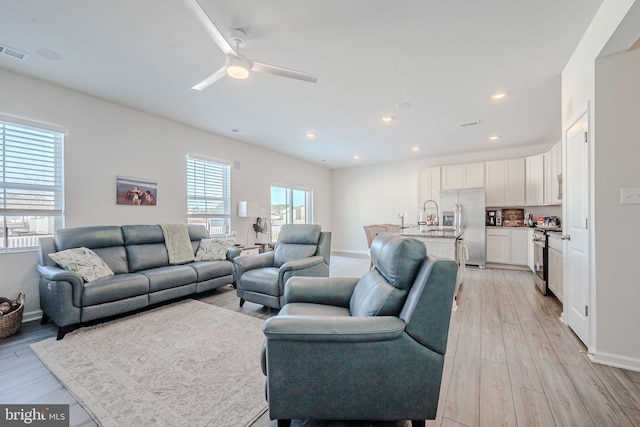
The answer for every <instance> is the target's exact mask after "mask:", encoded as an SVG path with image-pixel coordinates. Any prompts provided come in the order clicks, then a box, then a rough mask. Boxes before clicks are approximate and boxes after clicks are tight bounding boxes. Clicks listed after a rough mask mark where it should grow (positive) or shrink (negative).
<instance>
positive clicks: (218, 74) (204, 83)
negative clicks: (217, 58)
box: [191, 66, 227, 90]
mask: <svg viewBox="0 0 640 427" xmlns="http://www.w3.org/2000/svg"><path fill="white" fill-rule="evenodd" d="M226 75H227V67H226V66H224V67H222V68H220V69H219V70H218V71H216V72H215V73H213V74H211V75H210V76H209V77H207V78H206V79H204V80H203V81H201V82H200V83H198V84H197V85H195V86H194V87H192V88H191V89H195V90H202V89H204V88H206V87H209V86H210V85H212V84H213V83H215V82H217V81H218V80H220V79H221V78H223V77H224V76H226Z"/></svg>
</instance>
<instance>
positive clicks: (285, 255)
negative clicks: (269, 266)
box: [243, 224, 321, 280]
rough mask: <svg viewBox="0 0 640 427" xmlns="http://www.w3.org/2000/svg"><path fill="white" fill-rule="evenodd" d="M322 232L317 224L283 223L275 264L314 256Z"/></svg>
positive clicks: (275, 253)
mask: <svg viewBox="0 0 640 427" xmlns="http://www.w3.org/2000/svg"><path fill="white" fill-rule="evenodd" d="M320 232H321V227H320V226H319V225H317V224H295V225H294V224H285V225H283V226H282V228H281V229H280V234H279V236H278V243H277V244H276V247H275V251H274V261H273V264H274V266H275V267H281V266H282V265H283V264H285V263H287V262H289V261H294V260H296V259H301V258H308V257H311V256H314V255H315V254H316V251H317V250H318V241H319V240H320ZM243 280H244V279H243Z"/></svg>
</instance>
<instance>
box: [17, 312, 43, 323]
mask: <svg viewBox="0 0 640 427" xmlns="http://www.w3.org/2000/svg"><path fill="white" fill-rule="evenodd" d="M40 319H42V310H35V311H28V312H25V313H23V314H22V323H27V322H33V321H34V320H40Z"/></svg>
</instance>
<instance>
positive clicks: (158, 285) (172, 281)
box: [139, 265, 198, 292]
mask: <svg viewBox="0 0 640 427" xmlns="http://www.w3.org/2000/svg"><path fill="white" fill-rule="evenodd" d="M139 273H140V274H144V275H145V276H147V277H148V278H149V291H150V292H156V291H160V290H163V289H170V288H177V287H179V286H182V285H187V284H189V283H195V282H196V281H197V279H198V275H197V274H196V271H195V270H194V269H193V268H191V267H189V266H188V265H172V266H168V267H158V268H153V269H150V270H142V271H139Z"/></svg>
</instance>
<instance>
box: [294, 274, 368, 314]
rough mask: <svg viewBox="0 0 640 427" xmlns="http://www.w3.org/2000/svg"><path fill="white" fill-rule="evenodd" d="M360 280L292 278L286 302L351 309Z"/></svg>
mask: <svg viewBox="0 0 640 427" xmlns="http://www.w3.org/2000/svg"><path fill="white" fill-rule="evenodd" d="M358 280H359V279H357V278H352V277H304V276H297V277H292V278H291V279H289V280H287V284H286V286H285V287H284V302H285V304H287V303H290V302H306V303H314V304H326V305H334V306H339V307H349V302H350V301H351V295H352V294H353V290H354V289H355V287H356V284H357V283H358Z"/></svg>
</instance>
